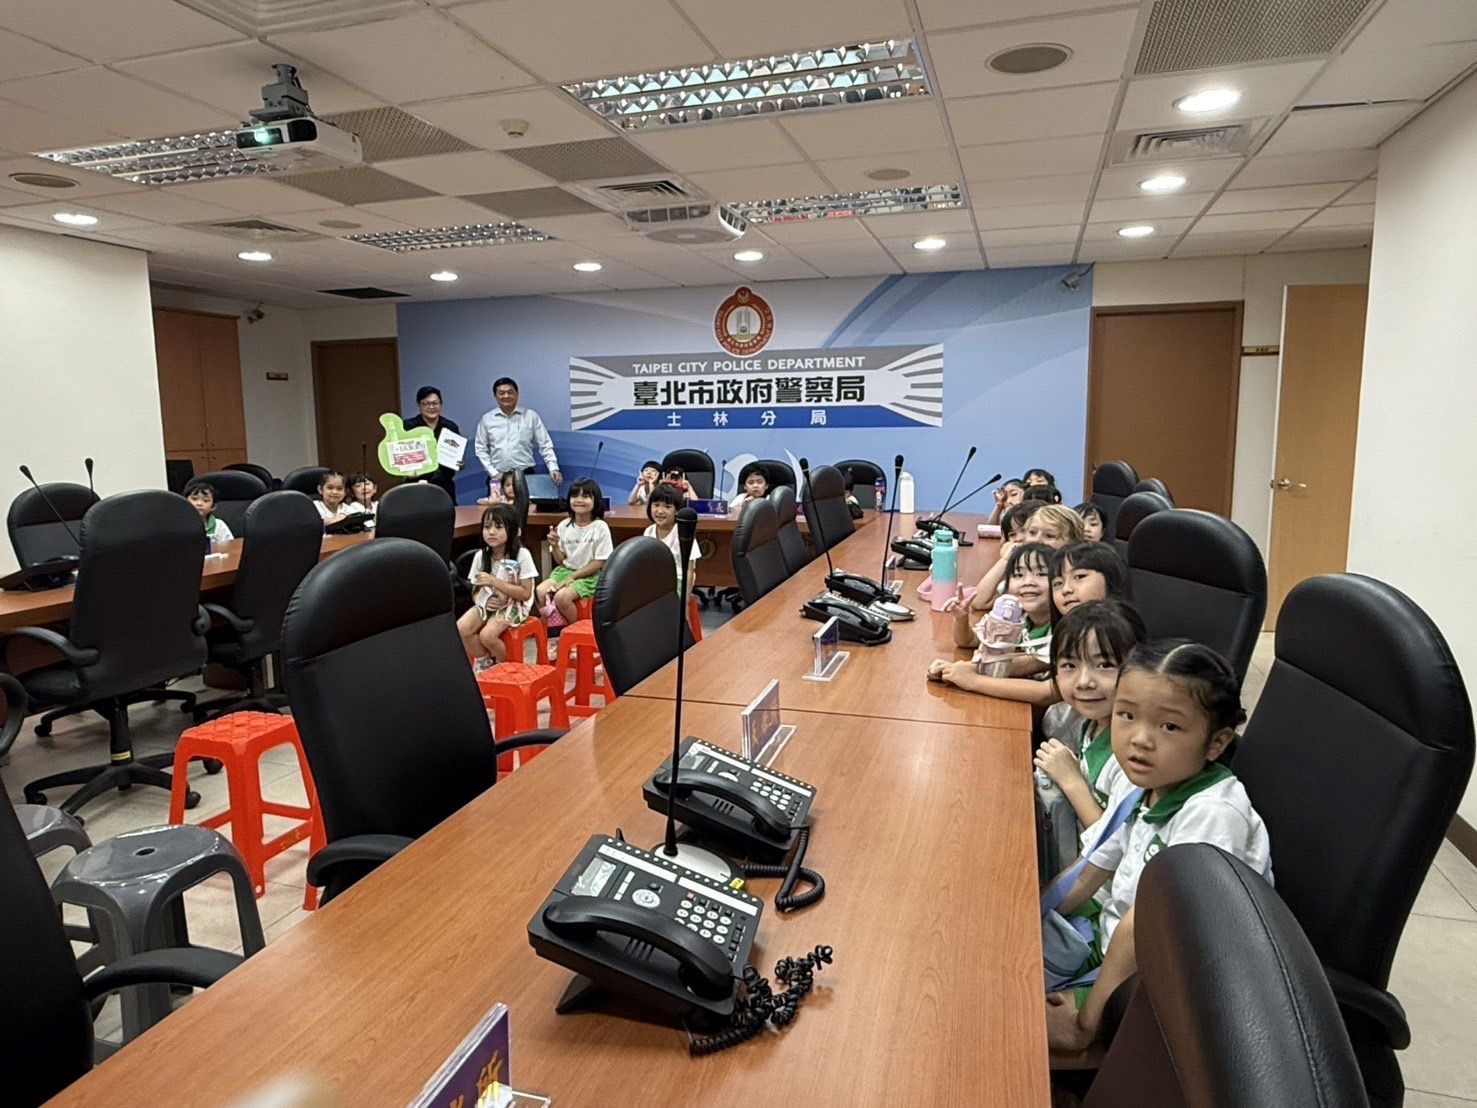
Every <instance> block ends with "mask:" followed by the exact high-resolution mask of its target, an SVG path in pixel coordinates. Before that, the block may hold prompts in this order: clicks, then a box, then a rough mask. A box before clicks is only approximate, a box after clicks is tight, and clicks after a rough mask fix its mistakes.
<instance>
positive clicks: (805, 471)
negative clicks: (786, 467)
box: [800, 458, 836, 585]
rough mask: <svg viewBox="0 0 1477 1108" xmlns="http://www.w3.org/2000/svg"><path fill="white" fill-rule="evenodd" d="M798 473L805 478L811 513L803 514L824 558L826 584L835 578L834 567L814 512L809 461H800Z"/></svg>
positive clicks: (818, 516)
mask: <svg viewBox="0 0 1477 1108" xmlns="http://www.w3.org/2000/svg"><path fill="white" fill-rule="evenodd" d="M800 472H801V474H802V475H804V477H805V492H806V494H807V495H808V496H809V498H810V507H811V509H812V510H811V511H808V512H806V513H805V519H806V521H807V522H808V523H809V524H810V526H812V527H814V528H815V537H816V541H817V542H819V543H820V545H821V553H822V554H824V555H825V556H826V584H828V585H829V584H830V583H831V581H830V579H831V578H832V577H834V576H836V565H835V563H834V562H832V561H831V546H830V544H829V543H828V542H826V533H825V531H824V530H823V529H822V527H821V518H820V517H821V514H820V512H817V511H815V510H814V509H815V490H814V489H812V488H811V487H810V459H809V458H801V459H800Z"/></svg>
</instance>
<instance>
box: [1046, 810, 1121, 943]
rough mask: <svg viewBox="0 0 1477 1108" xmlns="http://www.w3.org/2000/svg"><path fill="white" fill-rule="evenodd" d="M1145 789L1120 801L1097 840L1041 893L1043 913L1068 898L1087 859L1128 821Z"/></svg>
mask: <svg viewBox="0 0 1477 1108" xmlns="http://www.w3.org/2000/svg"><path fill="white" fill-rule="evenodd" d="M1143 796H1144V790H1143V789H1134V790H1133V791H1132V792H1130V793H1128V794H1127V795H1126V796H1124V798H1123V799H1122V800H1120V801H1119V802H1118V807H1116V808H1114V809H1113V814H1112V815H1111V816H1109V817H1108V818H1107V820H1106V821H1104V824H1103V829H1102V831H1100V832H1099V833H1098V837H1097V841H1096V842H1094V843H1093V844H1092V846H1090V847H1088V848H1087V849H1086V850H1084V851H1083V852H1082V856H1081V857H1080V858H1078V859H1077V861H1076V863H1075V864H1073V866H1072V868H1071V869H1069V870H1067V872H1066V873H1063V874H1062V875H1061V876H1060V877H1058V878H1057V879H1056V880H1055V881H1053V882H1052V883H1051V884H1050V885H1048V886H1047V887H1046V891H1045V892H1044V893H1042V894H1041V914H1042V915H1043V916H1044V915H1046V913H1048V912H1054V911H1056V908H1057V905H1059V904H1060V903H1061V902H1062V901H1063V900H1065V899H1066V898H1067V894H1068V893H1069V892H1071V891H1072V886H1073V885H1075V884H1077V878H1079V877H1080V876H1082V869H1083V867H1084V866H1086V865H1087V859H1088V858H1089V857H1090V856H1091V855H1093V854H1094V853H1096V852H1097V850H1098V848H1099V847H1101V846H1102V845H1103V843H1105V842H1107V841H1108V840H1109V839H1110V838H1112V837H1113V833H1114V832H1115V831H1117V830H1118V828H1120V827H1122V826H1123V825H1124V824H1125V823H1126V822H1128V817H1129V816H1130V815H1132V814H1133V811H1134V809H1135V808H1137V807H1138V803H1139V801H1140V800H1142V799H1143Z"/></svg>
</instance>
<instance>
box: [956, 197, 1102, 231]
mask: <svg viewBox="0 0 1477 1108" xmlns="http://www.w3.org/2000/svg"><path fill="white" fill-rule="evenodd" d="M1084 206H1085V205H1084V204H1083V202H1082V201H1080V200H1078V201H1076V202H1074V203H1068V204H1020V205H1016V206H1014V207H1008V208H984V207H977V208H975V212H974V216H975V222H976V223H977V224H978V225H979V228H980V230H982V231H983V230H985V229H986V228H990V229H993V230H1000V229H1002V228H1007V227H1050V226H1053V225H1056V226H1065V225H1066V224H1068V223H1070V224H1072V226H1074V227H1075V226H1077V225H1078V224H1079V223H1081V222H1082V209H1083V207H1084ZM1073 238H1074V239H1075V238H1076V236H1075V235H1073Z"/></svg>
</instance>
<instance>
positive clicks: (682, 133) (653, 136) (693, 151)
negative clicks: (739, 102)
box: [630, 119, 804, 173]
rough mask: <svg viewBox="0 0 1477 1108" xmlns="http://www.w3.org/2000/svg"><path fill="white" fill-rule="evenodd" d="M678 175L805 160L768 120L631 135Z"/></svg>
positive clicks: (666, 128) (738, 121) (703, 125)
mask: <svg viewBox="0 0 1477 1108" xmlns="http://www.w3.org/2000/svg"><path fill="white" fill-rule="evenodd" d="M630 138H631V141H632V142H634V143H635V144H636V145H637V146H639V147H641V149H643V150H645V151H646V152H647V153H648V154H650V155H651V156H652V157H653V158H656V159H657V160H659V161H661V162H665V163H666V164H667V165H668V166H669V167H670V168H672V169H673V170H675V171H676V172H678V173H702V172H705V171H707V170H712V169H740V168H744V167H747V166H755V165H783V164H785V163H795V162H800V161H803V160H804V156H803V155H802V154H801V153H800V151H799V150H797V149H796V148H795V144H794V143H793V142H791V141H790V139H789V137H788V136H787V135H786V134H785V132H784V130H783V129H782V128H781V127H780V126H779V124H778V123H776V122H774V121H773V120H768V119H752V120H749V119H746V120H735V121H733V122H721V123H704V124H695V125H692V126H683V127H659V128H657V129H656V130H654V131H651V132H641V133H639V134H633V135H631V136H630Z"/></svg>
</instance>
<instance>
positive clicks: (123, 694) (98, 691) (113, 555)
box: [0, 489, 209, 815]
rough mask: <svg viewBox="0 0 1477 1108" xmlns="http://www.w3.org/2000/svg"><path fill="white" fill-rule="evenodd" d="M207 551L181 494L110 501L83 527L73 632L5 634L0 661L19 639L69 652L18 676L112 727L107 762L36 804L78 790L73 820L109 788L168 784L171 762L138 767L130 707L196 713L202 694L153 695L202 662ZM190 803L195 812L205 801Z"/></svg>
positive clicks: (69, 804)
mask: <svg viewBox="0 0 1477 1108" xmlns="http://www.w3.org/2000/svg"><path fill="white" fill-rule="evenodd" d="M205 552H206V540H205V530H204V528H202V527H201V526H200V517H199V516H198V515H196V514H195V509H194V508H192V507H191V506H190V503H189V501H187V500H185V499H184V497H182V496H179V495H177V494H175V493H172V492H163V491H162V490H157V489H150V490H144V491H140V492H125V493H119V494H117V495H116V496H110V497H108V498H107V499H105V500H101V501H99V502H98V503H97V504H96V505H94V506H93V508H92V510H91V511H90V512H88V513H87V518H86V519H84V520H83V521H82V561H81V563H80V565H79V567H78V570H77V588H76V592H75V594H74V596H73V600H72V619H71V625H70V627H69V628H68V630H67V633H66V635H61V634H58V633H57V632H56V631H52V630H49V629H47V628H44V627H20V628H17V629H15V630H13V631H7V632H3V633H0V656H3V652H4V650H5V649H6V647H7V646H8V644H9V641H10V640H11V639H13V638H27V639H34V640H36V641H38V642H41V643H43V644H45V645H46V646H49V647H51V648H52V649H54V650H55V651H56V652H57V653H59V654H60V655H61V661H58V662H53V663H51V664H49V665H45V666H42V667H41V668H39V669H33V670H30V671H28V672H26V673H24V674H21V675H19V676H20V679H21V683H22V684H23V685H24V686H25V688H26V694H27V695H28V696H29V697H30V698H31V699H32V700H33V701H35V702H37V703H41V704H60V705H63V706H66V707H76V708H91V709H92V710H94V711H96V712H97V713H98V714H99V715H101V716H102V717H103V718H104V719H106V720H107V721H108V727H109V733H110V739H109V751H110V759H109V761H108V763H107V764H105V765H101V766H93V767H89V768H86V769H75V770H68V771H67V772H65V773H57V774H53V775H51V776H49V777H43V778H42V779H41V780H39V781H33V782H31V783H30V784H29V785H27V786H26V790H25V792H26V800H27V801H28V802H29V803H31V804H44V803H45V802H46V800H45V796H44V790H46V789H50V788H54V787H56V786H59V785H81V786H82V787H81V788H80V789H78V790H77V791H76V792H75V793H73V794H72V795H71V796H70V797H68V798H67V799H66V800H65V801H64V802H63V803H62V804H61V808H62V809H63V810H64V811H67V812H70V813H72V814H74V815H75V814H76V812H77V810H78V809H79V808H81V807H82V805H84V804H86V803H87V802H88V801H89V800H91V799H92V798H93V797H96V796H101V795H102V794H103V793H105V792H107V791H108V790H109V789H114V788H116V789H126V788H127V787H129V786H130V785H139V784H143V785H154V786H157V787H158V788H161V789H167V788H169V787H170V777H169V774H167V773H165V772H164V771H163V769H162V768H160V767H162V766H167V765H169V764H170V763H171V762H172V761H173V755H170V754H160V755H156V756H152V757H148V758H140V759H137V760H136V759H135V758H134V756H133V744H132V741H131V739H130V737H129V731H128V706H129V705H130V704H138V703H142V702H144V701H158V700H180V701H183V702H184V705H185V708H186V710H193V709H194V707H195V697H194V694H192V693H182V692H173V691H166V690H164V689H162V688H158V687H156V686H160V685H162V684H163V683H164V682H166V681H169V680H172V679H174V678H176V677H182V676H184V675H186V674H190V673H194V672H196V671H197V670H199V669H200V667H201V666H203V665H204V664H205V656H206V651H205V630H206V627H207V626H208V625H209V619H208V618H207V617H206V615H205V613H204V612H203V611H202V610H201V609H200V606H199V604H200V569H201V566H203V565H204V563H205ZM49 726H50V724H49V722H48V721H47V720H45V719H43V721H42V725H41V726H38V727H37V729H36V730H37V732H38V733H41V734H44V733H45V731H46V730H47V729H49ZM190 796H191V797H192V798H193V802H194V803H191V804H189V805H188V806H189V807H194V804H197V803H199V800H200V798H199V795H198V794H195V793H191V794H190Z"/></svg>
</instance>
